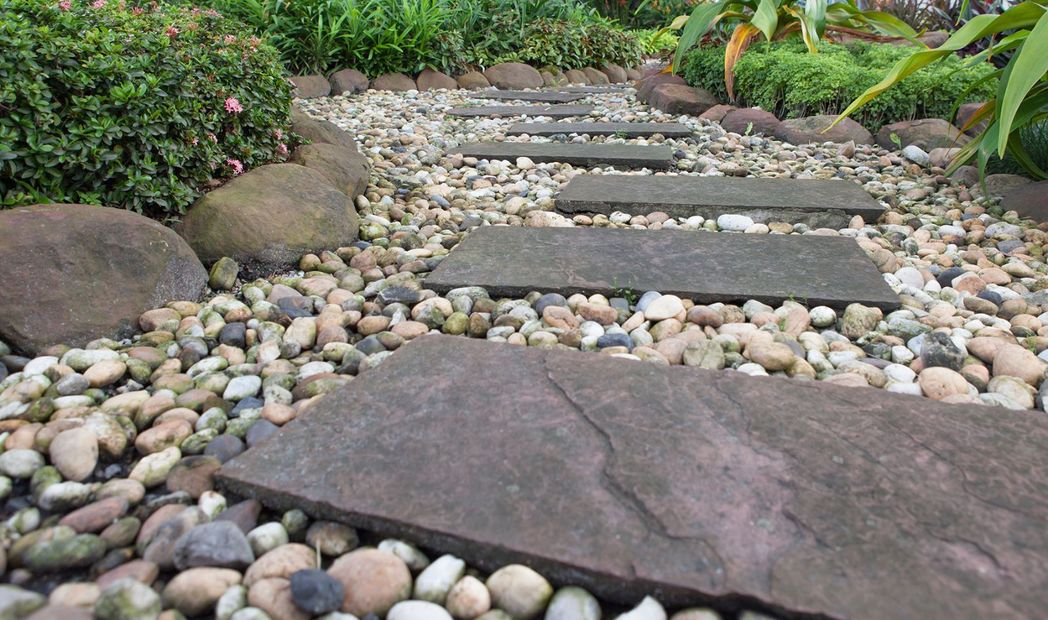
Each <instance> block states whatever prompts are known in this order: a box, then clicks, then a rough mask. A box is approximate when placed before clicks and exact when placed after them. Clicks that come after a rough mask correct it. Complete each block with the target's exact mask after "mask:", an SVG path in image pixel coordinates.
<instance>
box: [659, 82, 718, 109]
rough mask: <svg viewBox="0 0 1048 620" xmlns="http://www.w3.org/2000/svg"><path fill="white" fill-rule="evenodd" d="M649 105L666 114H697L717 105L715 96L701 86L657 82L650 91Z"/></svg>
mask: <svg viewBox="0 0 1048 620" xmlns="http://www.w3.org/2000/svg"><path fill="white" fill-rule="evenodd" d="M649 100H650V102H651V105H652V106H654V107H655V108H657V109H659V110H662V111H663V112H665V113H667V114H690V115H692V116H698V115H700V114H702V113H703V112H705V111H706V110H709V109H710V108H712V107H713V106H715V105H717V98H716V97H714V96H713V95H711V94H710V93H709V92H708V91H706V90H705V89H702V88H693V87H691V86H685V85H683V84H659V85H658V86H656V87H655V89H654V90H653V91H652V92H651V97H650V98H649Z"/></svg>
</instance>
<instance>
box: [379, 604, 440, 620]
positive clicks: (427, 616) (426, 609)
mask: <svg viewBox="0 0 1048 620" xmlns="http://www.w3.org/2000/svg"><path fill="white" fill-rule="evenodd" d="M386 620H451V614H449V613H448V612H447V610H446V609H444V608H443V607H441V606H440V605H437V604H436V603H430V602H429V601H401V602H399V603H397V604H396V605H394V606H393V608H392V609H390V610H389V613H388V614H386Z"/></svg>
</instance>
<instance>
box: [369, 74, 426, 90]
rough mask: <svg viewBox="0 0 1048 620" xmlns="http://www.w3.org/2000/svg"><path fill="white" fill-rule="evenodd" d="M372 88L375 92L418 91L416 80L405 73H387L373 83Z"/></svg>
mask: <svg viewBox="0 0 1048 620" xmlns="http://www.w3.org/2000/svg"><path fill="white" fill-rule="evenodd" d="M371 88H374V89H375V90H391V91H394V92H400V93H402V92H407V91H409V90H418V85H417V84H415V80H413V79H411V78H409V77H408V76H406V75H404V74H403V73H386V74H385V75H380V76H378V77H377V78H375V80H374V81H373V82H371Z"/></svg>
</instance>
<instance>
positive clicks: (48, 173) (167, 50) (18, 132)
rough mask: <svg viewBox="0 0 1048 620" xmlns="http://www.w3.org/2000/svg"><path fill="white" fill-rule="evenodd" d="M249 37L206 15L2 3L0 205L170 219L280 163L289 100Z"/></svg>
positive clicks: (86, 3)
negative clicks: (231, 181)
mask: <svg viewBox="0 0 1048 620" xmlns="http://www.w3.org/2000/svg"><path fill="white" fill-rule="evenodd" d="M141 1H142V2H143V3H144V2H145V1H146V0H141ZM243 30H244V28H243V26H241V25H238V24H236V23H235V22H233V23H231V22H229V21H228V20H226V19H224V18H223V17H222V16H221V15H219V14H218V13H217V12H215V11H212V10H198V9H191V8H172V7H166V6H158V5H156V4H143V5H141V6H136V5H135V4H134V2H132V1H128V2H126V3H125V2H123V1H118V0H61V1H59V0H4V1H3V2H0V49H3V50H4V51H3V53H2V54H0V200H2V203H0V204H2V205H3V206H13V205H18V204H31V203H36V202H79V203H89V204H106V205H109V206H122V207H124V208H127V209H133V210H135V211H138V212H140V213H144V214H146V215H150V216H153V217H158V218H170V217H176V216H178V215H179V214H181V213H183V212H184V211H185V209H186V207H187V206H188V205H189V204H191V203H192V202H193V200H194V199H195V198H196V197H197V196H198V195H199V194H200V193H201V191H203V190H204V189H206V188H207V187H208V186H210V185H214V184H216V183H218V182H220V181H221V179H222V178H228V177H232V176H234V175H237V174H240V173H242V172H243V171H244V170H246V169H248V168H251V167H254V166H258V165H261V164H265V163H268V162H271V161H274V160H279V159H281V158H283V157H285V156H286V155H287V151H288V144H287V142H288V134H287V130H288V127H289V125H290V101H291V88H292V87H291V85H290V84H289V83H288V81H287V80H286V79H285V77H284V75H283V68H282V66H281V64H280V61H279V59H278V57H277V54H276V52H275V51H274V50H273V49H271V48H269V47H267V46H266V45H263V44H262V43H261V42H260V41H259V40H258V39H257V38H255V37H246V36H243V35H242V34H241V32H242V31H243Z"/></svg>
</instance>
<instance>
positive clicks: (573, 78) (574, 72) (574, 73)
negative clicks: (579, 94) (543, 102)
mask: <svg viewBox="0 0 1048 620" xmlns="http://www.w3.org/2000/svg"><path fill="white" fill-rule="evenodd" d="M564 77H565V78H567V80H568V84H582V85H588V84H589V83H590V80H589V78H588V77H586V74H585V73H584V72H582V71H580V70H578V69H568V70H567V71H565V72H564Z"/></svg>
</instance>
